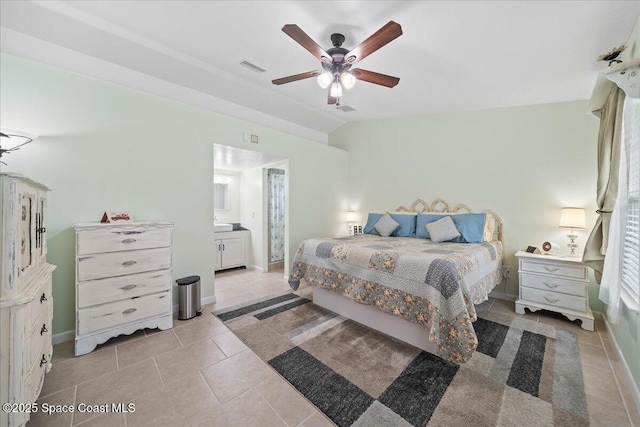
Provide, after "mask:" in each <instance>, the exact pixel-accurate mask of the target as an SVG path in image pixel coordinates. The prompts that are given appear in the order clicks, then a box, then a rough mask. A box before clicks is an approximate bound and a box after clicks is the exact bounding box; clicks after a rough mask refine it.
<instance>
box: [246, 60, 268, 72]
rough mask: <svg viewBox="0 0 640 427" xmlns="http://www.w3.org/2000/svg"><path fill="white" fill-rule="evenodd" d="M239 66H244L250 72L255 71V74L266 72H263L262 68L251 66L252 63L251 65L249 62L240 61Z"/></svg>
mask: <svg viewBox="0 0 640 427" xmlns="http://www.w3.org/2000/svg"><path fill="white" fill-rule="evenodd" d="M240 65H244V66H245V67H247V68H248V69H250V70H253V71H255V72H256V73H264V72H265V71H267V70H265V69H264V68H262V67H258V66H257V65H256V64H252V63H251V62H249V61H242V62H241V63H240Z"/></svg>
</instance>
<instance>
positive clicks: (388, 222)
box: [374, 213, 400, 237]
mask: <svg viewBox="0 0 640 427" xmlns="http://www.w3.org/2000/svg"><path fill="white" fill-rule="evenodd" d="M399 226H400V224H399V223H397V222H396V221H395V220H394V219H393V218H391V215H389V214H388V213H386V214H384V215H382V218H380V219H379V220H378V222H376V225H375V227H374V228H375V229H376V231H377V232H378V233H379V234H380V235H381V236H382V237H389V236H391V233H393V232H394V231H396V229H397V228H398V227H399Z"/></svg>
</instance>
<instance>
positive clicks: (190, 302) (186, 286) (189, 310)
mask: <svg viewBox="0 0 640 427" xmlns="http://www.w3.org/2000/svg"><path fill="white" fill-rule="evenodd" d="M176 283H177V284H178V320H188V319H191V318H193V317H195V316H200V315H202V306H201V305H200V276H189V277H184V278H182V279H178V280H176Z"/></svg>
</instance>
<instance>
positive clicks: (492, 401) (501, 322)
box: [213, 292, 588, 427]
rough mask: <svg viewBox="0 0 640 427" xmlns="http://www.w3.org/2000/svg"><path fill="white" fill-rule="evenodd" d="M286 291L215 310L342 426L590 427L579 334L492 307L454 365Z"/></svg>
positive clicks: (483, 315)
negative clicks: (467, 353) (474, 345)
mask: <svg viewBox="0 0 640 427" xmlns="http://www.w3.org/2000/svg"><path fill="white" fill-rule="evenodd" d="M299 294H300V295H305V292H297V293H282V294H279V295H276V296H270V297H266V298H262V299H259V300H255V301H251V302H249V303H245V304H242V305H239V306H234V307H229V308H225V309H222V310H219V311H215V312H214V313H213V314H214V315H216V316H218V317H219V318H220V319H221V320H222V321H223V322H225V324H226V325H227V326H228V327H229V329H231V330H232V331H233V332H234V334H235V335H237V336H238V337H239V338H240V339H241V340H242V341H243V342H244V343H245V344H246V345H247V346H248V347H249V348H251V349H252V350H253V351H254V352H255V353H256V354H257V355H258V356H260V357H261V358H262V359H263V360H265V361H266V362H268V363H269V364H270V365H271V366H272V367H273V368H274V369H276V370H277V371H278V372H279V373H280V374H281V375H282V376H283V377H284V378H285V379H287V380H288V381H289V382H290V383H291V384H292V385H293V386H294V387H295V388H296V389H298V391H300V393H302V394H303V395H304V396H305V397H306V398H307V399H308V400H310V401H311V402H312V403H313V404H314V405H315V406H316V407H317V408H318V409H319V410H320V411H322V412H323V413H324V414H326V415H327V416H328V417H329V418H330V419H331V420H332V421H333V422H334V423H335V424H336V425H338V426H397V427H401V426H427V425H428V426H466V425H472V426H512V425H523V426H525V425H526V426H531V425H536V426H543V425H544V426H571V427H577V426H587V425H588V415H587V409H586V403H585V396H584V385H583V380H582V370H581V365H580V355H579V353H578V343H577V340H576V337H575V334H573V333H571V332H568V331H564V330H556V328H554V327H553V326H550V325H545V324H541V323H535V322H531V321H528V320H525V319H522V318H518V317H511V316H507V315H501V314H499V313H493V312H480V313H479V315H480V318H479V319H478V320H477V321H476V322H475V323H474V328H475V330H476V334H477V335H478V340H479V344H478V349H477V351H476V352H475V353H474V355H473V357H472V358H471V360H470V361H469V362H467V363H465V364H461V365H458V364H455V363H452V362H449V361H446V360H443V359H441V358H439V357H437V356H435V355H432V354H429V353H426V352H424V351H421V350H419V349H417V348H415V347H412V346H410V345H408V344H405V343H403V342H400V341H398V340H395V339H393V338H391V337H388V336H386V335H383V334H381V333H379V332H377V331H374V330H371V329H369V328H367V327H365V326H362V325H360V324H358V323H356V322H353V321H351V320H348V319H346V318H344V317H342V316H339V315H337V314H335V313H332V312H330V311H327V310H325V309H323V308H321V307H319V306H316V305H314V304H313V303H312V302H311V301H310V300H309V299H308V298H305V297H304V296H300V295H299Z"/></svg>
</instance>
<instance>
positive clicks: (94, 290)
mask: <svg viewBox="0 0 640 427" xmlns="http://www.w3.org/2000/svg"><path fill="white" fill-rule="evenodd" d="M73 228H74V229H75V231H76V348H75V353H76V356H79V355H82V354H86V353H89V352H90V351H92V350H93V349H94V348H95V347H96V346H97V345H98V344H102V343H104V342H105V341H107V340H108V339H109V338H112V337H117V336H118V335H122V334H124V335H129V334H132V333H133V332H135V331H137V330H138V329H144V328H151V329H155V328H160V329H163V330H164V329H170V328H172V327H173V315H172V308H173V307H172V302H171V300H172V278H171V260H172V258H171V244H172V229H173V224H172V223H170V222H164V221H155V222H132V223H124V224H101V223H85V224H76V225H75V226H74V227H73Z"/></svg>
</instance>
